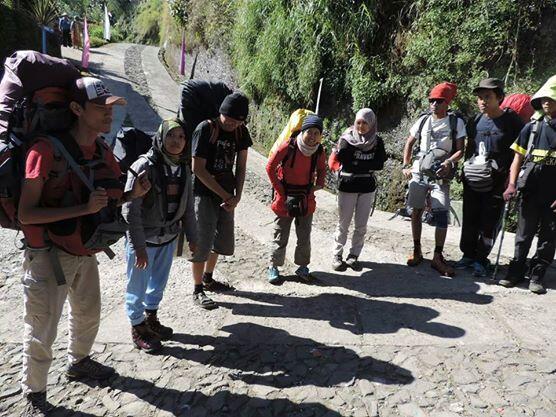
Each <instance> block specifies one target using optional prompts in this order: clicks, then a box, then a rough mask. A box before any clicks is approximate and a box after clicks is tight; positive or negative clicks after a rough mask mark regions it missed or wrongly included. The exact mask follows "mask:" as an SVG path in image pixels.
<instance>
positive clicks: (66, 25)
mask: <svg viewBox="0 0 556 417" xmlns="http://www.w3.org/2000/svg"><path fill="white" fill-rule="evenodd" d="M58 26H59V27H60V31H61V32H62V45H63V46H71V20H70V19H69V17H68V14H67V13H64V14H62V17H60V20H59V21H58Z"/></svg>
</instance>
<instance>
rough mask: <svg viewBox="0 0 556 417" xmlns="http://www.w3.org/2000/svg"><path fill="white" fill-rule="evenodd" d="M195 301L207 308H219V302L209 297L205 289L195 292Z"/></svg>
mask: <svg viewBox="0 0 556 417" xmlns="http://www.w3.org/2000/svg"><path fill="white" fill-rule="evenodd" d="M193 302H194V303H195V304H197V305H198V306H199V307H201V308H204V309H205V310H214V309H215V308H218V304H216V303H215V302H214V301H213V300H212V299H211V298H209V297H208V296H207V295H206V294H205V293H204V292H203V291H201V292H198V293H194V294H193Z"/></svg>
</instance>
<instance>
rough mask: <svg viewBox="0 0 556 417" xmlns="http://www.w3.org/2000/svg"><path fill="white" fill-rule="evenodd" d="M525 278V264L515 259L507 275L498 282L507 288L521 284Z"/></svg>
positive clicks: (511, 262)
mask: <svg viewBox="0 0 556 417" xmlns="http://www.w3.org/2000/svg"><path fill="white" fill-rule="evenodd" d="M524 279H525V264H524V263H521V262H516V261H515V260H511V261H510V265H509V267H508V273H507V274H506V277H505V278H504V279H501V280H500V281H498V284H500V285H501V286H503V287H506V288H511V287H514V286H516V285H517V284H519V283H520V282H521V281H523V280H524Z"/></svg>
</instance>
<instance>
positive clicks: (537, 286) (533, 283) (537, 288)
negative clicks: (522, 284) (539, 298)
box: [529, 275, 546, 294]
mask: <svg viewBox="0 0 556 417" xmlns="http://www.w3.org/2000/svg"><path fill="white" fill-rule="evenodd" d="M529 291H531V292H534V293H535V294H546V288H544V285H543V284H542V279H541V278H540V277H538V276H536V275H533V276H532V277H531V279H530V280H529Z"/></svg>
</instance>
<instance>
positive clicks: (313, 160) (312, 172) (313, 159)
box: [309, 145, 322, 187]
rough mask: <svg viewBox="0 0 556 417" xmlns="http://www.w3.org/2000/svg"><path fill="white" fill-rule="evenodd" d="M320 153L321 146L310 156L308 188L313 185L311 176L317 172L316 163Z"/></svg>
mask: <svg viewBox="0 0 556 417" xmlns="http://www.w3.org/2000/svg"><path fill="white" fill-rule="evenodd" d="M321 153H322V145H319V147H318V148H317V150H316V151H315V153H314V154H313V155H312V156H311V170H310V171H309V187H311V185H313V184H312V183H313V175H314V173H315V171H316V170H317V162H318V159H319V156H320V154H321Z"/></svg>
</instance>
